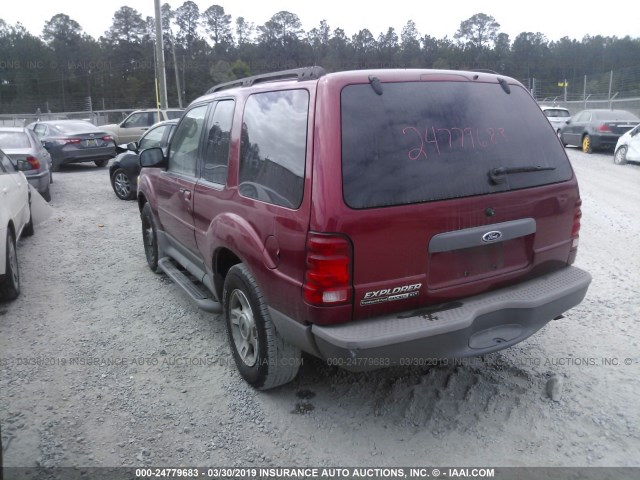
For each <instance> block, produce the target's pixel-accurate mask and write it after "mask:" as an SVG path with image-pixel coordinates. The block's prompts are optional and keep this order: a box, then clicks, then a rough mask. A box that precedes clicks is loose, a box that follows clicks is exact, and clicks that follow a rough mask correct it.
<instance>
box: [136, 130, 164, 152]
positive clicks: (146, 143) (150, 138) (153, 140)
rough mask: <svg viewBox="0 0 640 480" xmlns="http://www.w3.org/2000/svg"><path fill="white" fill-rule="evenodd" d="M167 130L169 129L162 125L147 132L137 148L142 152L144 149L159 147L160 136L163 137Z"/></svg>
mask: <svg viewBox="0 0 640 480" xmlns="http://www.w3.org/2000/svg"><path fill="white" fill-rule="evenodd" d="M167 128H169V126H168V125H162V126H160V127H156V128H154V129H153V130H151V131H149V133H147V134H146V135H145V136H144V138H143V139H142V140H140V145H138V148H139V149H140V150H144V149H145V148H153V147H159V146H160V142H161V141H162V136H163V135H164V131H165V130H166V129H167Z"/></svg>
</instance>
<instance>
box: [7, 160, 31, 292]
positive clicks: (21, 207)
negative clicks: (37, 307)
mask: <svg viewBox="0 0 640 480" xmlns="http://www.w3.org/2000/svg"><path fill="white" fill-rule="evenodd" d="M29 189H30V187H29V183H28V182H27V178H26V177H25V176H24V173H22V172H21V171H18V170H16V169H15V168H14V166H13V163H11V160H9V157H8V156H7V155H6V154H5V153H4V152H3V151H2V150H0V300H3V301H5V300H13V299H14V298H16V297H17V296H18V295H19V294H20V269H19V268H18V253H17V250H16V244H17V242H18V239H20V238H21V237H22V236H23V235H24V236H29V235H33V219H32V217H31V193H30V190H29Z"/></svg>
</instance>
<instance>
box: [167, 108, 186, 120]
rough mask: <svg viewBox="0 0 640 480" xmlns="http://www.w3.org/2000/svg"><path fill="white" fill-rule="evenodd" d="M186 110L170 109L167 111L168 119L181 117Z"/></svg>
mask: <svg viewBox="0 0 640 480" xmlns="http://www.w3.org/2000/svg"><path fill="white" fill-rule="evenodd" d="M183 113H184V112H181V111H179V110H169V111H168V112H167V119H168V120H174V119H176V118H180V117H181V116H182V114H183Z"/></svg>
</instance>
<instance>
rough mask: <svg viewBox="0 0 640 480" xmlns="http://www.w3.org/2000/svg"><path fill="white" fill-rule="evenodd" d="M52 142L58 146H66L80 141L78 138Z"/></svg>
mask: <svg viewBox="0 0 640 480" xmlns="http://www.w3.org/2000/svg"><path fill="white" fill-rule="evenodd" d="M54 142H55V143H57V144H58V145H67V144H68V143H80V142H81V140H80V139H79V138H56V139H55V140H54Z"/></svg>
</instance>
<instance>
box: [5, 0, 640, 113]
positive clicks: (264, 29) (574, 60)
mask: <svg viewBox="0 0 640 480" xmlns="http://www.w3.org/2000/svg"><path fill="white" fill-rule="evenodd" d="M162 17H163V18H162V22H163V39H164V46H165V52H164V55H165V63H166V66H167V90H168V97H169V104H170V105H171V106H177V105H178V104H179V103H182V104H183V105H186V104H188V102H189V101H191V100H193V99H194V98H196V97H197V96H199V95H201V94H202V93H203V92H205V91H206V90H207V89H208V88H210V87H211V86H213V85H215V84H217V83H221V82H225V81H229V80H232V79H235V78H239V77H244V76H248V75H255V74H259V73H264V72H269V71H276V70H282V69H287V68H294V67H297V66H305V65H321V66H323V67H325V68H326V69H327V70H328V71H338V70H348V69H354V68H379V67H382V68H394V67H398V68H452V69H490V70H494V71H497V72H500V73H504V74H505V75H509V76H512V77H515V78H518V79H520V80H522V81H523V82H525V83H526V82H527V81H528V80H529V79H531V78H532V77H535V78H536V79H538V80H539V81H541V82H545V83H547V84H554V85H555V84H557V82H560V81H564V80H565V79H568V80H569V82H570V84H574V85H581V84H582V78H583V76H584V75H586V74H590V73H593V72H605V71H609V70H617V69H621V68H635V69H639V68H640V39H639V38H631V37H624V38H617V37H602V36H593V37H591V36H586V37H584V38H583V39H582V40H580V41H578V40H575V39H570V38H568V37H564V38H562V39H560V40H558V41H555V42H550V41H548V40H547V39H546V37H545V36H544V34H543V33H540V32H536V33H533V32H522V33H520V34H519V35H518V36H517V37H516V38H515V39H513V40H511V39H510V38H509V36H508V35H507V34H505V33H503V32H501V31H500V24H499V23H498V21H497V20H496V19H495V18H493V17H492V16H490V15H486V14H484V13H477V14H475V15H473V16H472V17H470V18H469V19H467V20H465V21H463V22H462V23H461V24H460V27H459V29H458V30H457V31H456V32H455V33H454V34H453V36H452V37H451V38H449V37H448V36H445V37H444V38H441V39H437V38H434V37H432V36H430V35H428V34H422V33H420V32H418V30H417V28H416V25H415V23H414V22H413V21H412V20H408V21H407V23H406V24H405V26H404V27H403V28H402V30H401V31H400V32H396V30H395V29H394V28H389V29H388V30H387V31H386V32H382V33H380V34H379V35H378V36H375V35H374V33H373V32H371V31H369V30H368V29H366V28H363V29H362V30H360V31H359V32H357V33H356V34H354V35H352V36H351V37H348V36H347V35H346V33H345V31H344V30H343V29H341V28H339V27H335V28H334V27H332V26H330V25H329V24H328V23H327V22H326V21H324V20H323V21H322V22H320V24H319V25H318V26H317V27H315V28H312V29H311V30H309V31H304V30H303V29H302V24H301V22H300V19H299V18H298V16H297V15H296V14H294V13H291V12H287V11H280V12H277V13H275V14H274V15H273V16H272V17H271V18H270V19H269V21H267V22H266V23H265V24H264V25H255V24H254V23H252V22H250V21H249V20H247V19H245V18H244V17H237V18H235V19H233V18H232V16H231V15H230V14H228V13H227V12H225V9H224V7H222V6H220V5H211V6H210V7H209V8H207V9H206V10H204V11H200V9H199V7H198V5H196V4H195V3H194V2H193V1H191V0H187V1H185V2H184V3H183V4H182V5H181V6H180V7H178V8H176V9H175V10H173V9H172V8H171V6H170V5H169V4H164V5H163V6H162ZM154 40H155V24H154V20H153V18H151V17H147V18H143V17H142V15H141V14H140V13H139V12H138V11H136V10H135V9H133V8H130V7H126V6H124V7H121V8H120V9H119V10H117V11H116V12H115V14H114V16H113V22H112V25H111V27H110V28H109V30H107V31H106V32H105V34H104V35H103V36H101V37H100V38H98V39H95V38H93V37H91V36H89V35H87V34H86V33H84V32H83V30H82V27H81V25H80V24H78V22H76V21H75V20H73V19H72V18H71V17H70V16H68V15H66V14H62V13H60V14H57V15H54V16H53V17H52V18H51V19H50V20H48V21H47V22H46V23H45V25H44V28H43V30H42V34H41V35H40V36H34V35H32V34H31V33H29V32H27V30H26V29H25V28H24V27H23V26H22V25H21V24H20V23H18V24H15V25H9V24H7V23H6V22H4V21H3V20H1V19H0V113H30V112H32V111H35V110H36V109H41V111H43V112H44V111H47V110H48V111H53V112H56V111H72V110H88V109H93V110H98V109H115V108H138V107H143V106H147V107H148V106H153V105H155V101H156V100H155V99H156V93H155V83H154V82H155V75H154V71H155V58H154ZM626 87H627V88H630V89H632V90H634V89H637V90H638V92H639V93H640V78H639V79H637V80H634V82H632V84H631V85H626ZM558 92H561V88H559V89H558Z"/></svg>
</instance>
